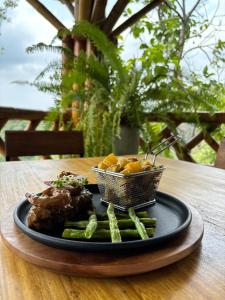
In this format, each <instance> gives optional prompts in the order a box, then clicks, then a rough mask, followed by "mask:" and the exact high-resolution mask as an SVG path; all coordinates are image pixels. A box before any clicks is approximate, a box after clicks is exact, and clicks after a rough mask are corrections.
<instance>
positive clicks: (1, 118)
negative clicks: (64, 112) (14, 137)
mask: <svg viewBox="0 0 225 300" xmlns="http://www.w3.org/2000/svg"><path fill="white" fill-rule="evenodd" d="M46 116H47V112H46V111H39V110H30V109H20V108H11V107H0V131H4V126H5V124H6V123H7V122H8V121H9V120H26V121H28V125H27V127H26V128H25V130H27V131H30V130H35V129H36V128H37V127H38V125H39V124H40V122H41V121H43V120H44V119H45V117H46ZM51 130H58V122H54V123H53V124H52V128H51ZM0 154H2V155H4V156H5V142H4V140H3V139H2V138H1V137H0Z"/></svg>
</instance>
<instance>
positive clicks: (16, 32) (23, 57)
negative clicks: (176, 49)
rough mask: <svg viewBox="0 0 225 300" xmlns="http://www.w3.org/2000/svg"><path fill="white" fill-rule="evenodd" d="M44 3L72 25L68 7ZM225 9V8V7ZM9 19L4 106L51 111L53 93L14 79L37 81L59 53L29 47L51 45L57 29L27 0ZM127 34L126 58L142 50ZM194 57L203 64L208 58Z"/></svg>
mask: <svg viewBox="0 0 225 300" xmlns="http://www.w3.org/2000/svg"><path fill="white" fill-rule="evenodd" d="M0 1H2V0H0ZM41 2H42V3H43V4H44V5H46V7H47V8H48V9H49V10H51V11H52V12H53V14H55V15H56V16H57V17H58V18H59V19H60V21H61V22H62V23H63V24H64V25H65V26H67V27H68V28H71V27H72V25H73V22H72V17H71V14H70V12H69V11H68V10H67V8H66V7H64V6H63V5H61V4H60V3H59V2H58V1H56V0H42V1H41ZM191 2H192V3H193V0H190V2H189V3H190V5H191V4H192V3H191ZM208 2H209V7H210V5H211V6H212V7H213V3H214V4H215V0H208ZM114 3H115V0H110V1H109V6H108V11H109V10H110V7H112V6H113V4H114ZM137 9H138V7H134V10H137ZM223 10H225V9H224V7H223ZM212 11H213V9H212ZM222 13H223V12H222V11H221V14H222ZM224 13H225V11H224ZM9 18H10V19H11V21H10V22H4V23H3V25H2V28H1V33H2V35H1V36H0V47H3V48H4V52H3V54H2V55H0V106H9V107H18V108H30V109H40V110H47V109H48V108H49V107H51V106H53V105H54V100H53V98H52V96H51V95H49V94H45V93H41V92H38V91H37V90H36V88H35V87H30V86H22V85H18V84H15V83H12V82H13V81H16V80H21V81H23V80H29V81H32V80H34V79H35V77H36V76H37V75H38V74H39V73H40V72H41V71H42V70H43V69H44V67H45V66H46V65H47V64H48V63H49V62H50V61H52V60H54V56H55V54H53V53H49V52H42V53H41V52H36V53H34V54H27V53H26V48H27V47H29V46H31V45H33V44H36V43H38V42H44V43H47V44H49V43H50V42H51V40H52V38H53V37H54V36H55V35H56V33H57V32H56V30H55V28H54V27H53V26H52V25H51V24H50V23H49V22H48V21H46V20H45V19H44V18H43V17H42V16H41V15H40V14H39V13H38V12H37V11H35V9H34V8H33V7H32V6H30V4H28V3H27V2H26V1H25V0H19V5H18V6H17V7H16V8H15V9H13V10H11V11H10V12H9ZM120 22H122V20H120V21H119V23H120ZM125 37H126V47H125V51H124V54H123V57H124V58H126V57H132V56H135V55H136V54H137V52H138V45H137V43H138V42H137V41H134V40H132V39H131V37H129V35H128V33H127V32H126V33H125ZM224 38H225V37H224ZM193 59H195V61H196V62H197V64H198V63H199V65H200V64H201V61H202V60H204V57H203V56H202V57H197V58H196V57H195V58H193Z"/></svg>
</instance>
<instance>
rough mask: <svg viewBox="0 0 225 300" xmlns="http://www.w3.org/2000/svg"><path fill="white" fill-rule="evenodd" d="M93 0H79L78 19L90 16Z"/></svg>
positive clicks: (88, 18)
mask: <svg viewBox="0 0 225 300" xmlns="http://www.w3.org/2000/svg"><path fill="white" fill-rule="evenodd" d="M92 6H93V0H80V1H79V21H82V20H87V21H89V20H90V18H91V12H92Z"/></svg>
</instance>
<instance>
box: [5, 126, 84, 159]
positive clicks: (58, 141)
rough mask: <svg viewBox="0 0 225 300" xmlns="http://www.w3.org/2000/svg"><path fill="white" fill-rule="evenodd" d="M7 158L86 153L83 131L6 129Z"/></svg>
mask: <svg viewBox="0 0 225 300" xmlns="http://www.w3.org/2000/svg"><path fill="white" fill-rule="evenodd" d="M5 146H6V147H5V151H6V159H7V160H13V159H11V158H12V157H17V156H34V155H50V154H79V155H81V156H83V154H84V142H83V133H82V131H34V130H31V131H23V130H6V131H5Z"/></svg>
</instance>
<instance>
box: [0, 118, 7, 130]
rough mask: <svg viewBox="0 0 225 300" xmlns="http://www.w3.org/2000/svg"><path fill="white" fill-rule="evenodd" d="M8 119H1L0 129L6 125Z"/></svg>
mask: <svg viewBox="0 0 225 300" xmlns="http://www.w3.org/2000/svg"><path fill="white" fill-rule="evenodd" d="M7 121H8V119H0V130H1V129H2V128H3V127H4V126H5V124H6V123H7Z"/></svg>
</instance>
